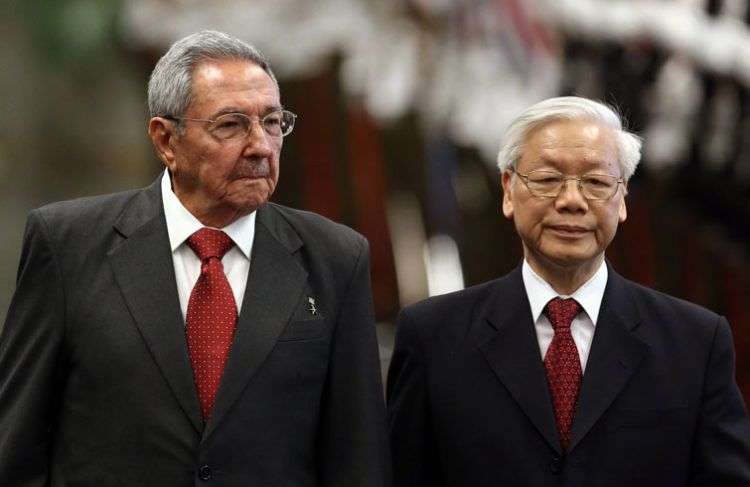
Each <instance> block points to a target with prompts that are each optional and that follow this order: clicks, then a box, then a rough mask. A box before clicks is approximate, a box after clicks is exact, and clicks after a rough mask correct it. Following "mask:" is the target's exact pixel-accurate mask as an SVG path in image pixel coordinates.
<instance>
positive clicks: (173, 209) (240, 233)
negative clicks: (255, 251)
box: [161, 171, 256, 259]
mask: <svg viewBox="0 0 750 487" xmlns="http://www.w3.org/2000/svg"><path fill="white" fill-rule="evenodd" d="M161 194H162V201H163V204H164V216H165V217H166V220H167V232H168V233H169V245H170V247H171V248H172V252H174V251H175V250H176V249H177V247H179V246H180V245H182V244H183V243H184V242H185V240H187V239H188V237H190V235H192V234H194V233H195V232H197V231H198V230H200V229H201V228H203V227H204V226H205V225H203V224H202V223H201V222H200V221H198V219H197V218H195V216H193V214H192V213H190V212H189V211H188V209H187V208H185V206H184V205H183V204H182V202H181V201H180V200H179V198H177V195H175V194H174V191H172V182H171V180H170V178H169V171H164V175H163V176H162V178H161ZM255 214H256V212H252V213H250V214H249V215H245V216H242V217H240V218H238V219H237V220H235V221H234V222H232V223H230V224H229V225H227V226H226V227H224V228H221V229H220V230H221V231H223V232H224V233H226V234H227V235H229V238H231V239H232V240H233V241H234V243H235V245H237V248H239V249H240V251H241V252H242V253H243V254H244V255H245V257H247V258H248V259H249V258H250V251H251V249H252V247H253V240H254V237H255Z"/></svg>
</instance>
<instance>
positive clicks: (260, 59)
mask: <svg viewBox="0 0 750 487" xmlns="http://www.w3.org/2000/svg"><path fill="white" fill-rule="evenodd" d="M221 59H238V60H245V61H250V62H252V63H255V64H257V65H258V66H260V67H261V68H263V70H264V71H265V72H266V73H268V76H270V77H271V79H272V80H273V82H274V83H276V85H277V86H278V82H277V81H276V76H274V74H273V71H272V70H271V66H270V64H269V63H268V61H267V60H266V58H265V57H264V56H263V55H262V54H261V53H260V52H259V51H258V50H257V49H255V48H254V47H253V46H251V45H249V44H247V43H246V42H243V41H241V40H239V39H237V38H235V37H232V36H230V35H227V34H225V33H223V32H217V31H215V30H203V31H200V32H197V33H195V34H191V35H189V36H187V37H183V38H182V39H180V40H179V41H177V42H175V43H174V44H172V47H170V48H169V50H168V51H167V52H166V54H164V55H163V56H162V57H161V59H159V62H157V63H156V66H155V67H154V71H153V72H152V73H151V78H150V79H149V81H148V112H149V115H150V116H151V117H159V116H161V117H163V116H172V117H181V116H182V115H183V114H184V113H185V110H187V108H188V106H190V102H191V101H192V91H193V90H192V84H193V71H194V69H195V67H196V66H197V65H198V64H200V63H201V62H205V61H213V60H221Z"/></svg>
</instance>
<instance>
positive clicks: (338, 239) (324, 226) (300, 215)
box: [266, 203, 367, 252]
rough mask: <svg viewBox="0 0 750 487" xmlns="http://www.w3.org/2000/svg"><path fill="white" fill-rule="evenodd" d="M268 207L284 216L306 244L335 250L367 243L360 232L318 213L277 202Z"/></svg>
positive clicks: (357, 246) (267, 205) (359, 246)
mask: <svg viewBox="0 0 750 487" xmlns="http://www.w3.org/2000/svg"><path fill="white" fill-rule="evenodd" d="M266 207H267V211H269V212H272V213H275V214H276V215H278V216H280V217H281V218H283V220H284V221H285V222H286V223H287V224H288V225H289V226H291V227H292V229H294V231H295V232H296V233H297V234H298V235H299V237H300V238H301V239H302V241H303V242H304V243H305V245H308V246H313V247H319V248H321V249H329V250H331V251H333V252H335V251H338V250H341V249H349V248H352V247H354V248H361V247H362V246H366V245H367V240H366V239H365V237H364V236H362V235H361V234H360V233H358V232H356V231H355V230H353V229H351V228H349V227H347V226H346V225H342V224H341V223H336V222H334V221H332V220H330V219H328V218H326V217H324V216H322V215H319V214H317V213H313V212H311V211H305V210H298V209H296V208H290V207H288V206H283V205H279V204H277V203H268V204H266Z"/></svg>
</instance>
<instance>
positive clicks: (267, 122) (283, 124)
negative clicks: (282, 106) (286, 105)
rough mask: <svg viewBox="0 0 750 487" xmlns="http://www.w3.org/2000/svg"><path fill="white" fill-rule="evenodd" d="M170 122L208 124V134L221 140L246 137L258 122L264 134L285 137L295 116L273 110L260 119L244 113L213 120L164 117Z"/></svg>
mask: <svg viewBox="0 0 750 487" xmlns="http://www.w3.org/2000/svg"><path fill="white" fill-rule="evenodd" d="M165 118H168V119H172V120H186V121H188V122H204V123H208V124H209V125H208V126H207V130H208V132H209V133H210V134H211V135H213V136H214V137H216V138H217V139H221V140H230V139H237V138H242V137H247V135H248V134H249V133H250V131H251V130H252V128H253V121H254V120H258V122H260V125H261V127H263V130H264V131H265V132H266V134H268V135H270V136H272V137H285V136H287V135H289V134H291V133H292V130H293V129H294V121H295V120H296V119H297V115H295V114H294V113H292V112H290V111H289V110H274V111H272V112H270V113H267V114H266V115H263V116H262V117H250V116H248V115H245V114H244V113H225V114H224V115H221V116H218V117H216V119H215V120H210V119H207V118H187V117H173V116H168V117H165Z"/></svg>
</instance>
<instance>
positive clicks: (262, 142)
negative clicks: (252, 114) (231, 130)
mask: <svg viewBox="0 0 750 487" xmlns="http://www.w3.org/2000/svg"><path fill="white" fill-rule="evenodd" d="M271 138H272V137H271V136H270V135H268V134H267V133H266V131H265V130H264V129H263V124H262V122H261V121H260V120H253V122H252V123H251V124H250V129H249V130H248V132H247V139H246V144H245V155H248V156H255V157H270V156H271V154H272V153H273V148H272V146H271Z"/></svg>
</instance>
